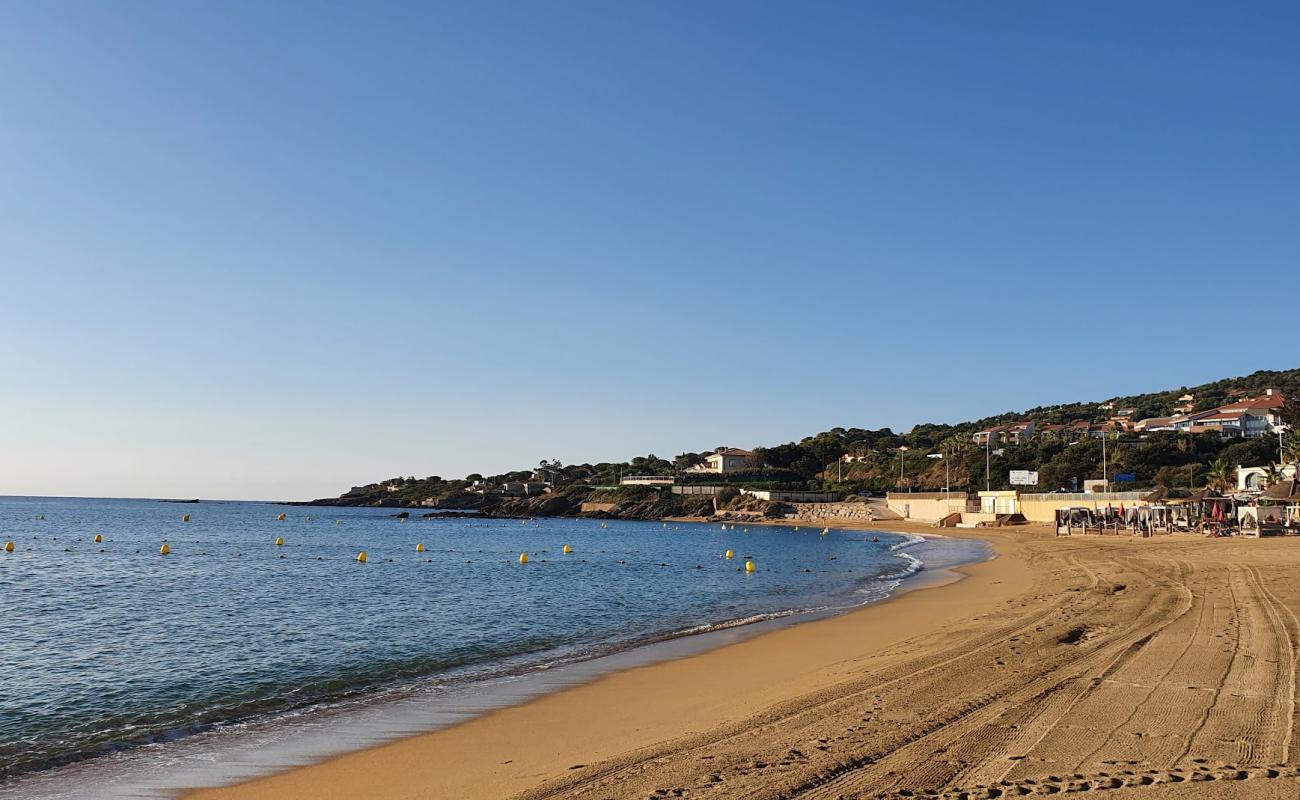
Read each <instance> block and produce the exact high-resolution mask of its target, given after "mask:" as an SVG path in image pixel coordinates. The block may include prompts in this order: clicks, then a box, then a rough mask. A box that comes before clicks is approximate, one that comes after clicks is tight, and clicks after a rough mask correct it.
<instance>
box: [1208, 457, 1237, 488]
mask: <svg viewBox="0 0 1300 800" xmlns="http://www.w3.org/2000/svg"><path fill="white" fill-rule="evenodd" d="M1205 478H1206V485H1207V486H1209V487H1210V488H1211V489H1214V490H1215V491H1219V492H1226V491H1228V490H1229V489H1231V488H1232V484H1233V468H1232V467H1231V466H1230V465H1229V464H1228V462H1227V461H1224V460H1223V459H1222V458H1216V459H1214V460H1213V461H1211V462H1210V470H1209V472H1207V473H1205Z"/></svg>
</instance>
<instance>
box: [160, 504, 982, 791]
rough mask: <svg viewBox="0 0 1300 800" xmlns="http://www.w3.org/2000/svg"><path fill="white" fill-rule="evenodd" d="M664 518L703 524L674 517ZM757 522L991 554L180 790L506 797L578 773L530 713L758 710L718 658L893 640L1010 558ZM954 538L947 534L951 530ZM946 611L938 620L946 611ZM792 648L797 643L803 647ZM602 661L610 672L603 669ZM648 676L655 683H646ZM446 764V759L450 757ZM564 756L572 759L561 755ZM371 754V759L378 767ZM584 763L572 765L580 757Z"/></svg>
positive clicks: (848, 526) (918, 527)
mask: <svg viewBox="0 0 1300 800" xmlns="http://www.w3.org/2000/svg"><path fill="white" fill-rule="evenodd" d="M666 521H679V522H702V521H704V520H700V519H695V518H677V519H670V520H666ZM756 524H767V525H775V526H785V525H791V524H798V525H801V526H806V527H811V526H820V527H831V528H835V529H838V530H851V531H862V532H871V531H879V532H884V533H893V534H902V535H912V536H916V535H920V536H922V537H923V538H925V539H927V540H930V539H936V538H938V539H945V538H951V539H966V540H976V541H981V542H983V543H985V545H986V546H987V547H988V548H989V551H990V555H989V556H988V557H987V558H985V559H983V560H980V561H975V562H963V563H962V564H960V565H958V566H941V567H938V568H932V567H929V566H928V565H927V566H926V567H924V568H922V569H921V570H920V571H919V572H917V573H914V574H913V575H910V576H907V577H906V578H904V579H902V580H901V581H900V583H899V585H898V586H896V587H895V588H894V589H893V590H891V591H890V594H889V595H888V596H886V597H884V598H881V599H875V600H868V601H866V602H864V603H862V604H860V605H857V606H853V607H850V608H847V609H837V610H827V611H822V612H803V613H796V614H793V615H791V616H786V617H778V618H775V619H767V620H762V621H759V622H756V623H752V624H745V625H737V626H730V627H721V628H717V629H713V630H709V631H706V632H703V633H701V634H694V635H689V636H683V637H676V638H673V639H668V640H664V641H658V642H653V643H649V644H646V645H642V646H639V647H637V648H633V649H632V650H630V651H626V652H625V653H620V654H615V655H613V656H602V657H598V658H596V659H591V660H588V661H587V662H584V663H580V664H570V665H566V667H565V669H571V668H573V667H578V669H576V670H573V672H575V673H577V674H575V675H573V676H572V677H573V678H574V679H575V680H571V681H570V682H567V683H561V685H559V686H558V687H556V686H552V687H550V688H544V689H542V690H541V691H539V692H538V693H535V694H533V693H528V694H524V695H522V696H516V697H515V699H514V701H513V702H511V703H509V704H506V705H504V706H496V705H491V706H487V707H480V708H477V709H476V711H477V712H478V713H476V714H473V715H471V716H468V717H467V718H463V719H461V720H458V721H454V722H452V723H450V724H449V725H447V726H445V727H437V728H434V729H432V730H427V729H426V730H425V731H423V732H417V733H413V734H407V735H405V736H403V737H402V738H397V739H394V740H391V741H385V742H382V743H378V744H371V745H368V746H364V747H362V748H360V749H353V750H350V751H348V752H344V753H342V754H336V755H330V756H328V757H326V758H325V759H324V760H323V761H318V762H316V763H308V764H302V765H297V766H292V767H290V768H289V769H287V770H281V771H276V772H273V773H271V774H266V775H261V776H258V777H253V778H251V779H245V780H242V781H241V782H237V783H232V784H229V785H223V786H208V787H203V788H199V787H195V788H192V789H189V790H186V791H183V792H182V793H181V794H180V795H179V796H180V797H182V798H185V800H211V799H213V798H244V797H249V798H252V797H265V796H276V797H297V796H301V797H340V798H343V797H350V796H351V797H356V796H367V797H377V798H384V797H394V798H405V797H428V796H430V794H429V791H431V790H432V791H435V794H434V795H433V796H447V797H498V796H502V794H510V793H514V792H518V791H522V790H524V789H527V788H529V786H530V785H532V784H535V783H537V782H539V781H538V780H537V779H538V778H539V777H541V776H543V775H545V776H547V777H559V776H562V775H564V774H566V773H568V772H571V771H572V770H571V769H570V768H571V767H572V765H571V764H565V765H563V767H557V768H555V769H554V770H547V769H546V768H545V767H544V766H543V765H542V763H540V762H541V761H543V760H545V761H552V760H553V759H552V758H543V757H542V754H540V753H535V752H532V751H533V750H534V749H535V747H536V746H537V744H538V743H535V742H534V743H532V744H531V745H530V744H529V743H527V742H525V741H520V740H518V738H516V739H515V740H513V741H512V737H520V738H524V739H527V738H531V737H530V736H529V733H528V732H529V731H535V730H537V729H538V727H551V726H552V724H560V723H558V722H555V723H551V722H548V721H536V720H534V719H533V717H534V715H535V714H537V713H541V714H542V715H543V717H545V715H548V714H554V713H556V712H559V713H560V714H561V715H565V714H566V713H568V712H565V709H567V708H569V707H570V706H576V707H577V708H579V709H582V712H585V715H586V718H585V719H583V720H581V721H572V722H571V723H569V724H572V725H576V726H578V727H581V728H585V729H588V730H590V729H592V728H593V727H596V728H599V727H601V725H600V724H599V723H600V722H601V719H600V718H603V721H604V723H605V725H608V722H609V715H608V714H606V713H605V711H604V709H605V708H607V707H610V706H611V699H610V698H609V697H607V694H608V693H609V692H611V691H612V692H613V695H614V697H613V700H612V705H613V706H616V707H618V706H627V707H628V709H629V710H631V709H633V708H640V709H643V711H642V713H645V711H644V709H645V706H644V704H643V703H641V702H640V701H639V700H637V699H636V698H638V697H644V696H646V695H647V694H650V695H656V696H658V695H663V694H665V693H670V692H671V693H681V689H682V687H683V686H684V685H693V686H695V689H694V690H692V691H691V692H689V693H686V694H687V696H688V697H689V698H691V701H692V702H693V701H694V700H696V699H699V696H700V695H701V694H709V695H712V696H713V697H714V698H715V699H714V701H713V702H712V703H711V705H712V706H713V708H711V714H710V719H711V720H713V721H715V722H720V721H726V720H727V719H728V718H729V717H730V716H731V714H732V713H733V712H732V711H728V710H727V709H728V708H731V709H733V710H734V709H747V708H750V706H749V705H747V704H745V703H741V704H740V705H733V704H732V703H729V702H721V703H719V702H718V701H717V699H716V698H717V697H719V696H725V695H726V694H727V693H728V692H727V690H726V689H725V688H724V687H722V686H719V685H717V684H716V673H717V670H718V669H722V670H724V671H725V669H726V667H723V666H722V665H721V664H719V665H716V666H715V665H714V663H713V662H728V661H734V660H736V659H740V660H745V659H748V658H749V657H750V654H749V652H748V648H753V649H757V650H762V651H768V650H770V649H772V647H773V646H775V647H776V648H778V649H781V650H784V649H786V647H787V644H786V643H785V642H781V641H778V642H777V643H776V644H775V645H773V644H772V643H770V642H768V641H767V640H769V639H772V638H778V637H783V636H791V637H792V638H794V639H800V640H803V639H811V640H815V641H817V642H818V644H819V647H820V648H823V650H821V651H819V654H820V655H823V656H824V655H830V654H831V653H826V652H824V648H827V647H830V646H831V645H830V642H828V640H827V638H826V636H827V633H823V632H822V631H821V629H820V628H818V626H834V625H835V623H838V622H841V621H851V622H850V623H848V627H852V628H859V627H866V628H868V629H873V631H875V632H877V633H878V632H890V631H892V632H893V633H894V634H895V637H893V638H896V635H897V634H898V633H901V630H900V624H899V623H900V620H899V617H903V618H904V619H903V620H901V622H902V625H901V628H903V629H907V630H914V629H915V627H916V623H918V622H919V621H920V620H919V619H918V618H917V617H916V615H915V612H912V611H911V609H910V608H904V610H903V611H902V612H901V613H892V612H889V611H885V609H890V608H891V607H893V606H894V605H895V604H898V603H901V602H903V601H904V599H905V598H910V597H914V596H922V595H926V596H937V595H942V594H944V593H943V592H934V591H932V590H936V589H940V588H944V589H947V587H954V586H962V585H964V584H966V583H969V582H970V580H969V578H970V577H971V576H972V575H975V574H981V573H983V572H984V570H981V569H980V568H981V567H985V566H986V565H990V564H993V563H996V562H997V561H998V560H1000V559H999V557H1000V556H1001V555H1004V553H1003V552H1002V550H1001V549H1000V548H999V547H998V546H997V545H996V544H995V543H994V542H992V541H990V537H988V536H984V535H980V536H973V535H968V534H967V535H963V534H958V535H956V536H951V537H950V536H946V535H940V534H936V533H935V532H934V530H935V529H934V528H933V527H931V526H929V525H924V524H917V523H911V522H898V521H888V522H876V523H866V522H863V521H857V520H854V521H843V522H839V523H830V522H822V521H815V520H810V521H796V520H772V521H770V522H764V523H756ZM946 533H947V531H945V534H946ZM1002 571H1003V570H1001V569H999V570H995V571H994V572H995V573H1001V572H1002ZM1001 583H1004V581H995V582H993V585H997V584H1001ZM967 594H976V592H968V593H967ZM909 605H916V606H918V607H919V608H922V609H925V612H924V614H923V616H924V617H926V618H928V619H929V620H930V621H931V622H933V621H934V620H935V619H936V616H935V614H936V612H937V611H938V608H939V607H940V606H944V605H952V606H955V607H960V608H963V609H965V608H968V605H967V604H966V603H963V602H954V603H951V604H950V603H949V602H948V600H947V598H946V597H945V598H944V599H942V600H938V601H935V600H930V601H926V602H919V603H912V604H909ZM939 618H942V615H941V617H939ZM807 629H817V630H816V631H814V632H813V633H811V634H806V633H804V634H798V635H793V634H796V633H797V632H800V631H805V630H807ZM832 635H833V634H832ZM719 636H725V637H727V639H729V640H727V641H721V642H711V641H710V639H711V638H716V637H719ZM756 643H757V644H756ZM795 649H796V650H797V649H798V647H796V648H795ZM831 649H832V650H834V649H835V648H834V647H831ZM674 651H676V652H674ZM620 659H621V660H623V661H625V662H626V663H623V664H615V665H612V666H606V665H604V664H601V663H599V662H605V661H609V660H614V661H619V660H620ZM674 665H683V666H674ZM803 666H804V667H805V669H806V668H809V667H811V668H813V671H814V672H815V671H816V670H817V669H819V668H821V667H822V666H824V665H822V664H820V663H817V664H814V663H812V662H807V663H806V664H804V665H803ZM584 667H585V668H584ZM593 667H594V669H593ZM601 667H605V668H604V669H602V668H601ZM683 669H685V671H687V672H688V673H691V675H692V677H690V678H687V679H686V680H687V682H688V683H682V679H681V678H680V677H679V676H677V675H676V673H678V672H680V671H682V670H683ZM701 670H702V671H704V672H710V673H714V675H715V679H714V681H706V682H705V683H706V684H708V685H710V686H711V688H709V689H708V690H707V691H702V688H701V687H700V686H699V683H700V681H699V673H700V672H701ZM762 673H763V675H762V676H761V677H760V676H754V677H755V678H756V680H751V681H750V683H751V684H752V686H751V689H752V690H757V691H758V692H759V694H760V696H761V695H762V694H763V692H764V690H766V689H767V688H768V687H766V686H765V685H764V684H766V683H769V682H770V681H771V680H772V679H774V678H777V677H778V675H777V674H776V673H773V672H772V670H771V668H769V669H767V670H763V671H762ZM647 682H648V685H645V684H646V683H647ZM625 683H632V684H635V685H637V686H644V688H638V689H636V690H634V691H632V692H628V691H627V688H626V687H624V686H623V685H622V684H625ZM589 694H590V695H594V697H588V696H587V695H589ZM571 701H572V702H571ZM580 713H581V712H580ZM650 716H651V717H653V718H654V727H655V730H660V729H663V730H665V731H671V730H672V729H674V728H675V727H676V726H675V725H673V724H672V723H671V722H670V721H669V718H670V717H672V716H673V714H672V713H670V712H667V711H665V710H663V709H657V710H655V711H653V712H651V713H650ZM516 717H523V719H522V720H520V719H516ZM678 719H680V720H683V721H686V720H689V721H690V723H691V725H696V724H698V723H699V722H700V720H699V719H698V716H697V715H694V714H691V715H679V716H678ZM566 727H567V726H566ZM617 733H618V731H612V730H607V731H606V732H605V734H602V735H600V736H595V737H593V738H592V739H591V740H590V741H589V743H588V744H589V745H591V746H594V745H596V744H597V742H603V743H604V745H605V746H609V745H610V743H612V742H617V743H619V745H618V746H635V745H636V743H637V741H639V735H634V736H633V737H632V739H633V740H629V739H628V738H627V737H626V736H623V737H620V736H618V735H617ZM634 740H635V741H634ZM501 747H505V748H506V749H509V750H510V751H511V752H514V750H515V749H516V748H517V747H522V749H524V750H525V751H528V752H527V754H522V753H521V754H519V755H520V756H521V757H516V758H508V759H502V760H501V763H492V762H493V758H494V756H493V755H492V753H493V752H494V750H495V749H499V748H501ZM579 751H581V752H585V753H587V754H588V755H586V756H583V757H582V758H580V759H578V761H591V760H593V758H592V757H591V755H590V753H591V752H592V751H591V750H590V747H587V748H586V749H582V748H579V749H577V750H574V757H575V758H576V757H577V754H578V752H579ZM448 752H454V753H457V754H458V755H457V756H456V757H455V758H451V757H449V756H448V755H447V753H448ZM392 759H398V760H401V761H405V760H410V761H411V762H412V763H420V764H426V765H427V764H430V762H431V761H432V763H434V764H436V763H443V766H442V767H441V768H435V767H433V766H427V767H422V769H421V773H422V774H425V773H427V775H428V777H427V778H425V779H419V778H411V777H409V776H408V778H403V779H402V780H399V781H395V782H394V781H393V780H390V779H389V778H388V777H385V778H383V779H382V780H381V781H380V782H378V783H377V782H376V781H375V779H374V771H375V770H376V769H383V770H384V772H385V774H386V775H387V772H388V770H389V769H390V768H396V765H395V764H394V763H393V761H392ZM444 759H448V760H446V761H445V762H444ZM560 760H564V759H562V758H561V759H560ZM372 761H373V762H374V763H371V762H372ZM578 761H575V762H574V763H578ZM555 763H558V762H555ZM399 771H401V770H399ZM340 772H341V773H343V774H345V775H346V774H351V773H357V774H364V775H367V776H369V777H367V778H366V779H365V780H364V781H362V782H361V783H355V782H352V783H349V782H348V781H347V780H343V781H340ZM429 778H433V779H434V783H433V784H429V783H427V782H426V781H427V780H428V779H429ZM444 779H445V780H444Z"/></svg>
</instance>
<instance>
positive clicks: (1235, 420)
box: [1170, 389, 1286, 439]
mask: <svg viewBox="0 0 1300 800" xmlns="http://www.w3.org/2000/svg"><path fill="white" fill-rule="evenodd" d="M1285 401H1286V398H1285V397H1284V396H1283V395H1282V393H1281V392H1280V391H1278V390H1277V389H1266V390H1265V391H1264V394H1262V395H1260V396H1258V397H1243V398H1241V399H1240V400H1234V401H1233V402H1231V403H1229V404H1227V405H1224V406H1219V407H1218V408H1212V409H1210V410H1208V411H1198V412H1196V413H1192V414H1180V415H1178V416H1176V417H1174V418H1173V419H1172V420H1170V424H1171V425H1172V427H1173V429H1174V430H1179V431H1187V432H1188V433H1205V432H1207V431H1217V432H1218V433H1219V434H1221V435H1223V436H1241V437H1244V438H1247V439H1257V438H1259V437H1260V436H1266V435H1269V434H1272V433H1276V432H1277V431H1278V430H1279V429H1280V428H1283V427H1284V426H1283V423H1282V418H1281V416H1280V412H1281V410H1282V404H1283V403H1284V402H1285Z"/></svg>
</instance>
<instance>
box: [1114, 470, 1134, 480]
mask: <svg viewBox="0 0 1300 800" xmlns="http://www.w3.org/2000/svg"><path fill="white" fill-rule="evenodd" d="M1112 480H1114V481H1115V483H1132V482H1133V481H1135V480H1137V478H1136V477H1134V476H1133V473H1131V472H1116V473H1115V477H1114V478H1113V479H1112Z"/></svg>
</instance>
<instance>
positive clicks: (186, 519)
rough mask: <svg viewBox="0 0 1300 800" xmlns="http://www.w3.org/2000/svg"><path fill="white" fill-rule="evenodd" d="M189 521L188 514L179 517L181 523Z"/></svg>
mask: <svg viewBox="0 0 1300 800" xmlns="http://www.w3.org/2000/svg"><path fill="white" fill-rule="evenodd" d="M189 521H190V515H189V514H185V515H184V516H182V517H181V522H189Z"/></svg>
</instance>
